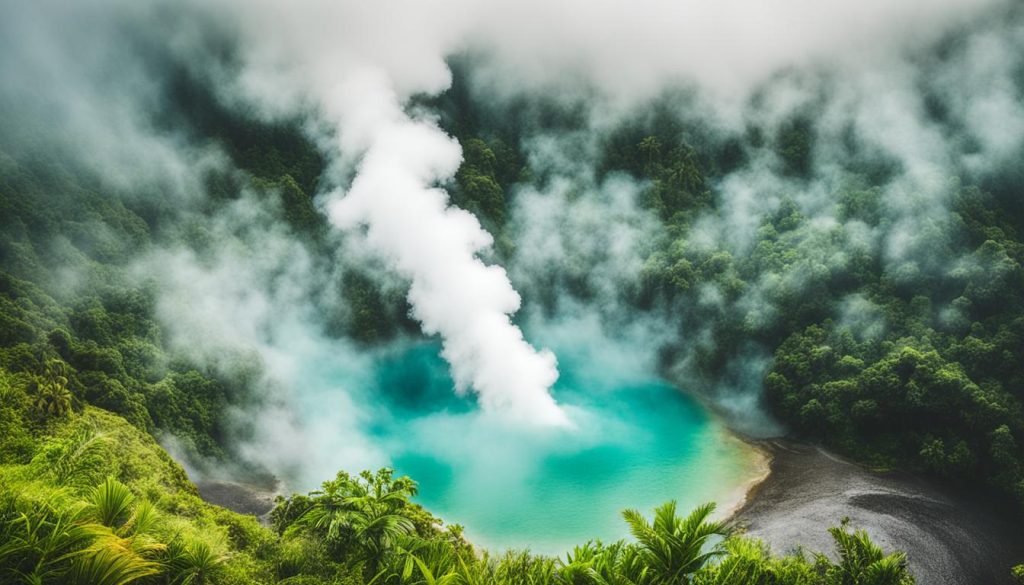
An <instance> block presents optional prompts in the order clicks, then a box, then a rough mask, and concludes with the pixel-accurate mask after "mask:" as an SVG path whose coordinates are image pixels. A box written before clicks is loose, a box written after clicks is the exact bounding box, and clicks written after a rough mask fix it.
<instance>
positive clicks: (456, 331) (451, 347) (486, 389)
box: [329, 72, 566, 424]
mask: <svg viewBox="0 0 1024 585" xmlns="http://www.w3.org/2000/svg"><path fill="white" fill-rule="evenodd" d="M341 93H342V95H343V96H344V106H343V111H342V116H343V126H342V130H343V131H347V132H348V136H349V137H350V140H351V141H352V142H353V145H355V146H358V147H359V149H360V150H364V151H365V156H364V157H363V159H362V161H361V162H360V164H359V166H358V170H357V175H356V178H355V180H354V181H353V183H352V186H351V188H350V189H349V191H348V193H347V194H345V195H344V196H343V197H339V196H337V195H335V196H334V197H333V198H332V200H331V202H330V203H329V210H330V218H331V221H332V223H334V225H337V226H338V227H341V228H345V229H352V228H354V227H356V226H358V225H360V224H365V225H366V227H367V228H368V231H367V240H368V242H369V243H370V244H371V245H372V246H373V247H374V248H375V249H377V250H379V251H380V252H381V253H382V254H383V255H385V256H386V257H388V258H389V259H391V260H392V261H393V262H394V265H395V267H396V268H397V270H398V271H399V272H401V273H402V275H404V276H405V277H407V278H408V279H409V280H410V281H411V286H410V290H409V301H410V303H411V305H412V308H413V314H414V316H415V317H416V318H417V319H418V320H419V321H420V322H421V323H422V324H423V330H424V331H425V332H426V333H428V334H439V335H440V336H441V339H442V343H443V348H444V349H443V351H442V355H443V356H444V358H445V359H446V360H447V361H448V362H449V363H450V364H451V367H452V374H453V378H454V379H455V381H456V384H457V385H458V388H459V389H460V390H461V391H465V390H466V389H467V388H470V387H471V388H473V389H474V390H475V391H476V392H477V393H478V394H479V399H480V404H481V406H482V407H483V408H484V409H486V410H494V411H501V412H503V413H506V414H508V415H510V416H512V417H513V418H516V419H520V420H523V421H531V422H539V423H542V424H564V423H565V422H566V418H565V415H564V413H563V412H562V411H561V409H560V408H559V407H558V405H556V404H555V401H554V399H553V398H552V397H551V395H550V394H549V393H548V389H549V388H550V387H551V385H552V384H553V383H554V382H555V380H556V379H557V377H558V371H557V370H556V367H555V357H554V355H553V354H552V353H551V352H548V351H544V352H537V351H536V350H534V349H533V347H531V346H530V345H529V344H528V343H527V342H526V340H525V339H524V338H523V334H522V332H521V331H520V330H519V328H518V327H516V326H515V325H514V324H513V323H512V321H511V320H510V318H509V315H510V314H512V313H514V312H515V311H517V310H518V309H519V305H520V298H519V295H518V294H517V293H516V291H515V290H514V289H513V288H512V285H511V283H510V282H509V280H508V277H507V276H506V274H505V271H504V269H502V268H500V267H497V266H487V265H485V264H484V263H483V262H482V261H481V260H480V259H479V258H478V257H477V255H476V254H477V253H478V252H479V251H481V250H482V249H484V248H486V247H487V246H490V245H491V243H492V238H491V236H490V235H489V234H488V233H487V232H485V231H484V230H483V229H482V228H481V227H480V223H479V222H478V221H477V220H476V218H475V217H473V215H472V214H470V213H468V212H466V211H463V210H461V209H458V208H453V207H449V206H448V196H447V194H446V193H445V192H444V191H443V190H441V189H438V188H432V187H429V186H428V185H431V184H433V183H435V182H437V181H442V180H445V179H450V178H451V177H452V176H453V175H454V174H455V171H456V170H458V167H459V164H460V163H461V159H462V156H461V149H460V148H459V145H458V143H457V142H456V141H455V140H453V139H451V138H449V137H448V136H446V135H445V134H444V133H443V132H442V131H441V130H440V129H439V128H437V126H435V125H434V124H432V123H430V122H429V121H423V120H414V119H412V118H409V117H408V116H406V115H405V114H404V113H403V112H402V110H401V107H400V105H399V103H398V101H397V99H396V97H395V95H394V92H392V91H391V90H390V88H389V86H388V82H387V80H386V79H385V77H384V76H382V75H379V74H376V73H373V72H368V73H366V74H363V75H358V76H356V77H355V81H352V82H349V83H347V84H346V85H345V86H344V88H343V89H342V91H341ZM346 122H351V123H346ZM353 136H354V138H352V137H353Z"/></svg>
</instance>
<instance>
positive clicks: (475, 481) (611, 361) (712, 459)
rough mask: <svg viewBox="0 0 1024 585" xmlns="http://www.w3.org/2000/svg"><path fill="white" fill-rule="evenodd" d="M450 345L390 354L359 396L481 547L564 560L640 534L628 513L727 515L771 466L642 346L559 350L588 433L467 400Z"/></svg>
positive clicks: (369, 416) (376, 363)
mask: <svg viewBox="0 0 1024 585" xmlns="http://www.w3.org/2000/svg"><path fill="white" fill-rule="evenodd" d="M438 349H439V348H438V346H437V345H436V344H434V343H426V342H425V343H422V344H415V345H410V346H405V347H403V348H401V349H395V350H392V351H388V352H385V353H384V354H382V355H378V356H376V357H375V358H373V360H372V363H371V364H368V366H369V367H368V368H365V367H364V368H363V372H362V374H361V375H360V377H361V378H362V379H360V380H358V385H359V386H360V387H361V390H360V392H359V393H358V394H359V395H361V396H357V397H355V398H354V400H356V401H359V402H360V403H364V404H365V403H366V402H367V401H369V402H372V403H373V406H372V408H369V409H367V410H366V411H365V412H364V413H363V414H362V415H361V417H360V420H361V421H362V423H361V424H363V426H364V427H365V428H364V429H363V430H364V436H363V438H362V440H365V441H366V442H367V444H368V445H372V446H373V449H375V450H377V452H378V454H377V456H378V457H380V458H383V459H386V461H384V463H387V464H391V465H393V466H394V467H395V468H396V469H397V470H398V471H399V472H400V473H405V474H408V475H410V476H412V477H413V478H414V479H416V480H417V481H418V482H419V484H420V494H419V496H418V497H417V501H419V502H420V503H421V504H423V505H424V506H425V507H427V508H428V509H429V510H431V511H432V512H433V513H435V514H437V515H439V516H441V517H442V518H444V519H445V520H446V521H447V522H451V523H459V524H462V525H463V526H464V527H465V529H466V534H467V536H468V537H469V538H470V540H472V541H473V542H474V543H476V544H479V545H483V546H485V547H488V548H511V547H515V548H525V547H529V548H531V549H532V550H534V551H537V552H543V553H549V554H561V553H563V552H565V551H567V550H568V549H570V548H571V547H572V546H573V545H575V544H580V543H583V542H585V541H586V540H589V539H593V538H600V539H602V540H606V541H608V540H615V539H618V538H622V537H624V536H626V534H627V531H626V528H625V524H624V522H623V521H622V519H621V516H620V511H621V510H623V509H624V508H627V507H635V508H639V509H641V510H644V511H649V510H650V509H651V508H653V507H654V506H656V505H658V504H660V503H661V502H664V501H666V500H669V499H676V500H678V501H679V503H680V506H681V507H682V508H683V509H687V508H689V507H692V506H694V505H697V504H700V503H702V502H705V501H709V500H715V501H718V502H719V505H720V506H722V507H727V506H729V505H731V504H734V503H735V502H736V501H737V500H738V498H739V497H740V496H741V495H742V493H743V489H744V485H745V483H746V482H748V481H749V480H750V479H751V478H752V477H754V476H755V475H756V474H757V473H758V472H759V466H758V461H757V457H756V456H755V455H754V454H753V453H752V452H751V450H750V449H749V448H748V447H747V446H745V445H743V444H742V443H740V442H739V441H737V440H736V439H735V438H733V437H732V436H730V435H729V434H728V433H727V432H726V431H725V429H724V428H723V427H722V425H721V424H720V423H718V422H717V421H716V420H715V419H714V418H713V417H711V416H709V414H708V413H707V412H706V411H705V409H704V408H703V407H702V406H701V405H700V404H698V403H697V402H695V401H694V400H692V399H689V398H688V397H686V396H685V395H684V394H683V393H682V392H680V391H679V390H678V389H676V388H674V387H672V386H670V385H668V384H666V383H665V382H663V381H661V380H659V379H658V378H656V377H654V376H651V375H650V374H648V373H646V372H647V371H649V368H647V367H645V366H643V365H641V364H638V363H632V362H631V361H630V358H629V356H628V352H615V351H604V350H600V349H598V350H595V349H594V348H574V347H557V346H556V347H553V349H554V350H555V351H556V353H557V354H558V356H559V371H560V372H561V377H560V379H559V381H558V384H557V385H556V387H555V388H554V394H555V397H556V399H557V400H558V401H559V402H560V403H561V404H562V405H563V406H564V407H565V408H566V409H567V411H568V412H569V414H570V417H571V419H572V420H573V422H574V428H572V429H560V430H552V429H547V430H541V429H537V428H522V427H514V426H509V425H507V424H505V423H503V422H502V421H501V420H500V419H499V418H496V417H493V416H489V415H487V414H484V413H481V412H480V411H479V410H478V409H477V407H476V404H475V401H474V400H473V398H472V396H458V395H456V394H455V393H454V392H453V390H452V387H453V385H452V381H451V379H450V377H449V375H448V368H447V364H446V363H445V362H444V361H443V360H441V358H440V357H439V356H438ZM613 349H614V348H613ZM350 381H351V380H350ZM320 404H321V406H322V402H321V403H320ZM332 473H333V471H328V472H326V473H323V474H321V477H322V478H326V477H328V476H330V475H331V474H332Z"/></svg>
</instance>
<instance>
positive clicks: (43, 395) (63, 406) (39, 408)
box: [32, 359, 71, 418]
mask: <svg viewBox="0 0 1024 585" xmlns="http://www.w3.org/2000/svg"><path fill="white" fill-rule="evenodd" d="M35 386H36V395H35V397H34V398H33V401H32V407H33V408H34V409H35V411H36V413H37V414H38V415H39V416H40V417H43V418H59V417H63V416H65V415H67V413H68V412H70V411H71V391H70V390H68V365H67V364H66V363H64V362H63V361H62V360H59V359H50V360H47V361H46V364H45V366H44V369H43V373H42V374H41V375H39V376H36V378H35Z"/></svg>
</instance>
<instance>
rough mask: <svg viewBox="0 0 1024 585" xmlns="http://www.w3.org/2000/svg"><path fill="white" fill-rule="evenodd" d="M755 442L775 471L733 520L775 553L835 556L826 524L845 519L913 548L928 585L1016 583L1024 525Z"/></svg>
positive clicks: (821, 455) (822, 458)
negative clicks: (1014, 569)
mask: <svg viewBox="0 0 1024 585" xmlns="http://www.w3.org/2000/svg"><path fill="white" fill-rule="evenodd" d="M759 445H760V446H761V447H762V448H763V449H764V450H765V451H766V452H767V453H768V454H769V456H770V458H771V460H770V464H769V465H770V468H771V472H770V473H769V474H768V475H767V476H766V477H765V478H764V480H763V481H761V482H759V483H758V484H756V485H754V486H753V487H752V488H751V490H750V492H749V493H748V495H747V498H746V501H745V502H744V503H743V505H741V506H740V507H739V508H738V509H737V510H736V511H735V512H734V514H733V515H732V517H731V522H732V523H733V524H734V525H736V526H738V527H740V528H742V529H744V530H745V531H746V533H747V534H748V535H749V536H752V537H755V538H760V539H762V540H763V541H765V542H766V543H768V544H769V545H770V546H771V547H772V549H773V550H775V551H777V552H786V551H791V550H794V549H796V548H798V547H802V548H803V550H806V551H823V552H831V551H832V549H833V547H832V540H831V537H830V535H829V534H828V531H827V529H828V527H829V526H832V525H835V524H837V523H838V522H839V521H840V520H841V519H842V518H844V517H848V518H849V519H850V523H851V525H852V526H854V527H856V528H864V529H865V530H867V532H868V534H869V535H870V536H871V538H872V540H874V541H875V542H876V543H877V544H879V545H881V546H882V547H883V548H885V549H888V550H893V549H898V550H903V551H906V552H907V555H908V562H909V565H910V569H911V572H912V573H913V575H914V576H915V578H916V579H917V582H918V583H919V584H922V585H947V584H948V585H971V584H975V583H976V584H979V585H1003V584H1006V585H1012V584H1013V583H1014V581H1013V579H1012V578H1011V576H1010V569H1011V568H1012V567H1013V565H1015V564H1018V563H1021V562H1024V526H1021V524H1020V523H1019V522H1018V521H1015V519H1013V518H1008V517H1003V516H1000V515H998V514H997V513H996V512H995V511H993V510H992V509H990V508H988V507H987V506H985V505H984V504H983V503H982V502H976V501H970V500H969V499H968V498H966V497H965V496H963V495H960V494H955V493H952V492H950V491H948V490H945V489H942V488H939V487H936V486H934V485H932V484H931V483H929V482H927V481H925V480H922V479H920V478H917V477H913V476H909V475H907V474H902V473H876V472H873V471H871V470H868V469H865V468H864V467H861V466H859V465H856V464H854V463H851V462H848V461H845V460H843V459H842V458H840V457H837V456H835V455H832V454H830V453H828V452H827V451H824V450H822V449H819V448H816V447H811V446H807V445H801V444H796V443H792V442H788V441H765V442H760V443H759Z"/></svg>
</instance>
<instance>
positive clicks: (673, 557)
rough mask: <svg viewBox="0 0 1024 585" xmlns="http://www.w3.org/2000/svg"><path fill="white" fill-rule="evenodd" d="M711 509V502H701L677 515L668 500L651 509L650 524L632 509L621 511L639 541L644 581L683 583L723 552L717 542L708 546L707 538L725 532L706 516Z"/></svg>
mask: <svg viewBox="0 0 1024 585" xmlns="http://www.w3.org/2000/svg"><path fill="white" fill-rule="evenodd" d="M714 510H715V506H714V504H705V505H703V506H700V507H698V508H697V509H695V510H694V511H693V512H691V513H690V515H689V516H687V517H686V518H680V517H678V516H677V515H676V504H675V502H668V503H667V504H664V505H662V506H660V507H658V508H656V509H655V510H654V522H653V524H652V523H649V522H648V521H647V519H646V518H644V517H643V516H642V515H641V514H640V512H638V511H636V510H626V511H625V512H623V513H622V515H623V517H624V518H625V519H626V522H627V523H628V524H629V531H630V533H632V535H633V538H635V539H636V540H637V542H638V543H639V545H640V549H639V550H640V557H641V559H642V562H643V563H644V564H645V565H646V568H647V582H649V583H651V584H652V585H662V584H666V585H667V584H670V583H686V582H688V580H689V578H690V576H691V575H692V574H694V573H696V572H697V571H698V570H700V569H701V568H702V567H703V566H704V565H705V564H707V563H708V562H709V561H710V560H712V559H714V558H715V557H718V556H721V555H722V554H723V551H722V550H721V549H720V548H719V547H718V546H711V547H710V548H709V547H708V544H709V539H711V538H712V537H715V536H725V534H726V532H725V526H724V525H723V524H721V523H719V522H711V521H709V520H708V518H709V517H710V516H711V513H712V512H714Z"/></svg>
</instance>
